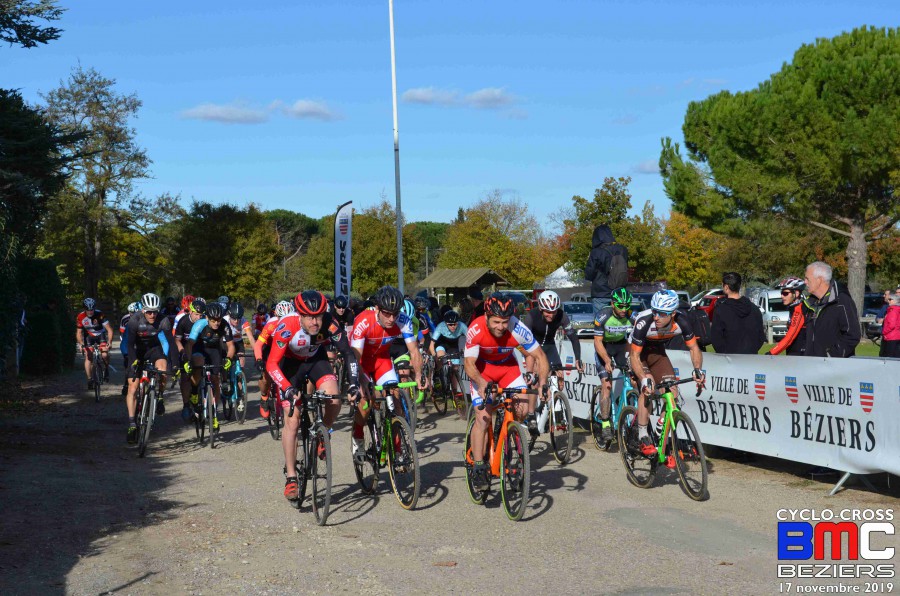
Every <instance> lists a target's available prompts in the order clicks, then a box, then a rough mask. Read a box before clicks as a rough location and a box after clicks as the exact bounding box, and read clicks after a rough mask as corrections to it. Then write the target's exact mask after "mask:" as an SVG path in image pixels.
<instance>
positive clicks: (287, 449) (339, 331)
mask: <svg viewBox="0 0 900 596" xmlns="http://www.w3.org/2000/svg"><path fill="white" fill-rule="evenodd" d="M294 308H296V310H297V312H296V313H291V314H289V315H287V316H285V317H282V318H281V319H280V321H279V323H278V326H277V327H275V334H274V335H273V340H274V344H273V345H272V349H271V351H270V353H269V357H268V359H267V360H266V371H267V372H268V373H269V376H270V377H272V382H273V383H276V384H277V385H278V387H279V388H280V389H281V392H282V396H283V397H282V407H283V408H284V411H285V419H284V433H283V434H282V435H281V445H282V447H283V448H284V465H285V469H286V472H285V473H286V474H287V481H286V482H285V485H284V496H285V498H287V499H288V500H291V501H293V500H296V499H297V498H298V497H299V494H300V488H299V484H298V482H297V470H296V461H297V430H298V428H299V426H300V410H299V408H295V409H294V415H293V416H288V412H289V408H290V407H291V404H293V403H294V402H295V400H296V399H297V394H298V389H297V387H298V386H299V387H300V388H301V390H302V389H304V388H305V387H306V384H307V381H308V382H309V383H312V384H314V385H315V387H316V390H320V391H323V392H325V393H327V394H329V395H337V394H338V391H339V389H338V384H337V378H336V377H335V376H334V371H333V370H332V369H331V363H330V362H329V360H328V354H327V351H328V348H329V347H330V346H331V345H332V344H334V345H335V346H336V347H337V350H338V351H339V352H340V353H341V354H342V355H343V356H344V364H345V366H346V368H347V372H348V376H349V378H350V393H351V394H354V395H355V394H356V392H357V387H358V386H359V375H358V372H357V364H356V357H355V356H354V355H353V352H352V351H351V350H350V346H349V345H348V344H347V338H346V335H345V334H344V330H343V328H341V326H340V325H338V324H337V323H335V322H334V321H333V320H332V318H331V315H330V314H329V313H328V312H326V311H327V309H328V301H327V300H326V299H325V295H324V294H322V293H321V292H316V291H314V290H307V291H305V292H301V293H299V294H297V296H296V298H294ZM264 403H267V404H268V401H266V402H264ZM340 410H341V402H340V400H339V399H331V400H328V401H327V402H326V404H325V412H324V414H323V416H322V418H323V420H322V421H323V422H324V423H325V426H327V427H328V428H329V429H330V428H331V425H332V424H333V423H334V419H335V418H336V417H337V415H338V412H340ZM323 449H324V446H323ZM319 455H321V456H324V452H320V454H319Z"/></svg>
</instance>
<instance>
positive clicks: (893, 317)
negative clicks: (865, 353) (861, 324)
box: [878, 293, 900, 358]
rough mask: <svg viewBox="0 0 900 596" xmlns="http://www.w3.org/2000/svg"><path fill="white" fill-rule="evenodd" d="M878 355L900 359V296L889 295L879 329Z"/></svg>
mask: <svg viewBox="0 0 900 596" xmlns="http://www.w3.org/2000/svg"><path fill="white" fill-rule="evenodd" d="M878 355H879V356H885V357H887V358H900V294H896V293H895V294H891V302H890V304H889V306H888V309H887V314H885V315H884V323H883V327H882V329H881V351H880V352H879V354H878Z"/></svg>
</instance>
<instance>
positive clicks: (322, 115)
mask: <svg viewBox="0 0 900 596" xmlns="http://www.w3.org/2000/svg"><path fill="white" fill-rule="evenodd" d="M277 103H278V102H276V104H277ZM273 105H275V104H273ZM281 112H282V113H283V114H284V115H285V116H288V117H290V118H309V119H311V120H321V121H323V122H330V121H332V120H339V119H340V116H338V114H336V113H335V112H334V111H333V110H331V108H329V107H328V106H327V105H325V104H324V103H323V102H320V101H313V100H311V99H298V100H297V101H295V102H294V103H293V104H291V105H289V106H283V107H281Z"/></svg>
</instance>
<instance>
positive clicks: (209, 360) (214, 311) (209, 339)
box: [182, 302, 234, 432]
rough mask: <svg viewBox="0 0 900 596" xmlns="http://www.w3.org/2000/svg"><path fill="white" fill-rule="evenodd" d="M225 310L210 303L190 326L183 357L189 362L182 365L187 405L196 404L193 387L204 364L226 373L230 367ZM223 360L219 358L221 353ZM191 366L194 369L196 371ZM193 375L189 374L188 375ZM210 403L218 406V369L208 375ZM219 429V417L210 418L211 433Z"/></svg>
mask: <svg viewBox="0 0 900 596" xmlns="http://www.w3.org/2000/svg"><path fill="white" fill-rule="evenodd" d="M224 319H225V309H224V308H223V307H222V304H221V303H220V302H210V303H208V304H207V305H206V318H205V319H198V320H197V322H196V323H194V324H193V325H191V333H190V334H189V335H188V338H187V346H186V347H185V354H190V359H188V360H187V362H185V363H184V365H183V366H182V368H183V370H184V372H185V373H187V374H188V375H189V376H190V377H191V384H192V389H191V398H190V399H191V403H193V404H194V405H196V404H197V403H198V402H199V396H198V395H197V392H196V389H195V388H196V387H198V386H199V385H200V376H201V374H202V372H203V370H202V368H201V367H202V366H203V365H204V363H206V364H211V365H213V366H221V367H222V369H223V370H224V371H226V372H228V370H229V369H230V368H231V364H232V359H233V358H234V341H233V340H234V338H233V337H232V335H231V325H229V324H228V323H226V322H225V320H224ZM223 351H224V352H225V357H224V358H223V357H222V352H223ZM194 367H197V368H196V369H195V368H194ZM192 373H193V374H192ZM211 376H212V389H213V403H214V404H216V405H218V403H219V397H220V393H221V390H220V387H221V380H220V379H221V375H220V373H219V371H218V370H216V371H214V372H213V373H212V375H211ZM218 430H219V417H218V416H217V415H216V416H213V432H218Z"/></svg>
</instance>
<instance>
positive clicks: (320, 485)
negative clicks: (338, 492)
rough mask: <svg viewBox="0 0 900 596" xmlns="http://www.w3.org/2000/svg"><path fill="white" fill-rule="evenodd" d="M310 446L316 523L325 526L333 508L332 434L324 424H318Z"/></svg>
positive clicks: (313, 506)
mask: <svg viewBox="0 0 900 596" xmlns="http://www.w3.org/2000/svg"><path fill="white" fill-rule="evenodd" d="M309 448H310V453H309V462H310V464H309V476H311V477H312V510H313V515H315V516H316V523H317V524H319V525H320V526H324V525H325V520H327V519H328V510H329V509H330V508H331V435H329V434H328V429H327V428H325V425H324V424H319V425H316V428H315V429H314V431H313V435H312V441H311V442H310V446H309Z"/></svg>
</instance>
